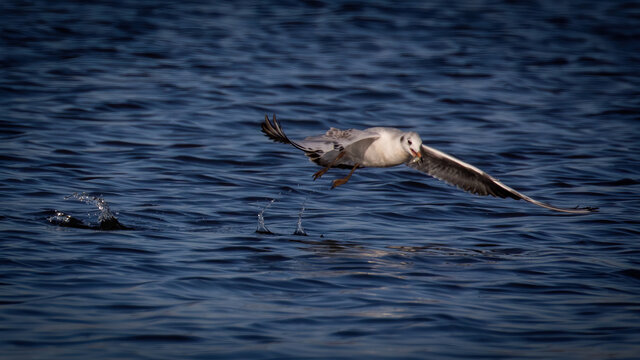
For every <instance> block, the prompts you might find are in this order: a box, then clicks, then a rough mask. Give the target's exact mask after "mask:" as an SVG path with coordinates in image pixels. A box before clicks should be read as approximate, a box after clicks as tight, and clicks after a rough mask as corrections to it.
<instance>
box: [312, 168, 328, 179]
mask: <svg viewBox="0 0 640 360" xmlns="http://www.w3.org/2000/svg"><path fill="white" fill-rule="evenodd" d="M327 171H329V168H328V167H326V168H322V169H320V170H318V171H316V173H315V174H313V180H314V181H315V180H318V178H320V177H321V176H322V175H324V174H325V173H326V172H327Z"/></svg>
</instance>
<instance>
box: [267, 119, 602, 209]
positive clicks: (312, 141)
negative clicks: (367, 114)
mask: <svg viewBox="0 0 640 360" xmlns="http://www.w3.org/2000/svg"><path fill="white" fill-rule="evenodd" d="M262 132H263V133H265V135H267V136H268V137H269V138H270V139H271V140H273V141H276V142H281V143H284V144H290V145H292V146H294V147H295V148H297V149H299V150H302V151H304V152H305V155H307V157H308V158H309V159H310V160H311V161H313V162H315V163H316V164H318V165H320V166H322V167H323V169H321V170H320V171H318V172H316V173H315V174H314V180H315V179H317V178H319V177H321V176H322V175H324V173H326V172H327V171H328V170H329V169H330V168H349V169H351V172H350V173H349V175H347V176H346V177H345V178H342V179H337V180H334V182H333V187H336V186H340V185H343V184H345V183H346V182H347V181H348V180H349V178H350V177H351V175H352V174H353V173H354V172H355V170H356V169H358V168H362V167H390V166H396V165H401V164H406V165H407V166H409V167H410V168H413V169H416V170H418V171H421V172H424V173H427V174H429V175H431V176H433V177H435V178H437V179H439V180H442V181H444V182H446V183H448V184H451V185H454V186H457V187H459V188H461V189H462V190H465V191H468V192H471V193H473V194H477V195H492V196H496V197H501V198H506V197H510V198H513V199H516V200H518V199H522V200H525V201H528V202H530V203H533V204H535V205H538V206H542V207H544V208H547V209H550V210H554V211H560V212H566V213H575V214H583V213H589V212H592V211H595V210H596V209H595V208H589V207H587V208H575V209H563V208H558V207H555V206H552V205H549V204H546V203H542V202H540V201H537V200H534V199H532V198H530V197H528V196H526V195H524V194H522V193H519V192H517V191H515V190H514V189H512V188H510V187H508V186H506V185H504V184H503V183H501V182H500V181H498V180H497V179H495V178H494V177H492V176H491V175H489V174H487V173H485V172H484V171H482V170H480V169H478V168H476V167H475V166H472V165H470V164H467V163H465V162H464V161H462V160H459V159H456V158H455V157H453V156H451V155H448V154H445V153H443V152H441V151H439V150H436V149H434V148H431V147H429V146H426V145H424V144H422V139H421V138H420V136H419V135H418V134H417V133H415V132H404V131H402V130H399V129H396V128H389V127H372V128H368V129H364V130H356V129H349V130H340V129H336V128H330V129H329V130H328V131H327V132H326V133H325V134H323V135H317V136H310V137H307V138H305V139H304V140H300V141H292V140H290V139H289V138H288V137H287V136H286V135H285V133H284V131H283V130H282V127H281V126H280V123H279V122H278V121H276V118H275V115H274V116H273V121H270V120H269V118H268V117H267V116H265V121H264V122H263V123H262Z"/></svg>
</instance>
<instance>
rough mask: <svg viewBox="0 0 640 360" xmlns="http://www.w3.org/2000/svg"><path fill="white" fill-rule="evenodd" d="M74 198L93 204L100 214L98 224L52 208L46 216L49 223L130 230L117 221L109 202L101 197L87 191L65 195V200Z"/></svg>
mask: <svg viewBox="0 0 640 360" xmlns="http://www.w3.org/2000/svg"><path fill="white" fill-rule="evenodd" d="M71 198H73V199H76V200H79V201H82V202H84V203H86V204H90V205H95V206H96V207H97V208H98V210H100V214H99V215H98V224H97V225H92V224H86V223H85V222H84V221H82V220H80V219H78V218H76V217H74V216H72V215H70V214H66V213H64V212H63V211H58V210H54V211H53V214H52V215H51V216H49V217H48V218H47V220H48V221H49V223H51V224H53V225H57V226H63V227H72V228H79V229H94V230H132V228H130V227H128V226H124V225H122V224H121V223H120V221H118V219H117V218H116V216H115V215H114V214H113V212H111V209H110V208H109V204H108V203H107V202H106V201H105V200H104V199H103V198H101V197H98V196H93V195H89V194H87V193H81V194H78V193H73V194H71V195H69V196H66V197H65V200H68V199H71Z"/></svg>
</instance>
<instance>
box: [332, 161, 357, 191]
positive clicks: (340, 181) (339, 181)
mask: <svg viewBox="0 0 640 360" xmlns="http://www.w3.org/2000/svg"><path fill="white" fill-rule="evenodd" d="M358 167H360V164H355V165H354V166H353V169H351V171H350V172H349V175H347V176H345V177H343V178H342V179H335V180H333V186H331V188H332V189H335V188H336V187H338V186H340V185H344V184H346V183H347V181H349V179H351V175H353V172H354V171H356V169H357V168H358Z"/></svg>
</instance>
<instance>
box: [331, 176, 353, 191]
mask: <svg viewBox="0 0 640 360" xmlns="http://www.w3.org/2000/svg"><path fill="white" fill-rule="evenodd" d="M347 181H349V177H345V178H342V179H335V180H333V185H332V186H331V188H332V189H335V188H336V187H338V186H340V185H344V184H346V183H347Z"/></svg>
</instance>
